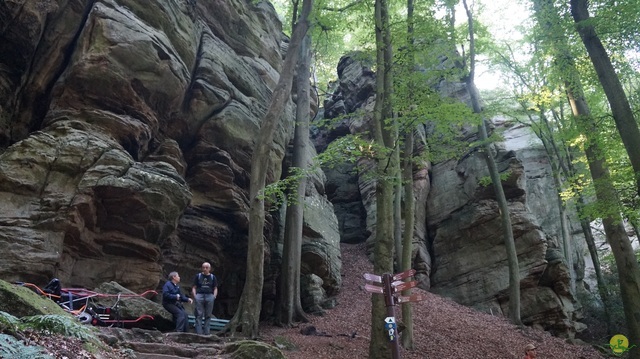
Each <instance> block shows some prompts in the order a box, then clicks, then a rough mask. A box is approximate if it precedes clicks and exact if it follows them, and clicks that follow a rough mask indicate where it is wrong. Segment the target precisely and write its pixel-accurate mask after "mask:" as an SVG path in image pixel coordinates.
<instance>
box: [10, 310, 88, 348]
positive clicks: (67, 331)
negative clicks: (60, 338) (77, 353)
mask: <svg viewBox="0 0 640 359" xmlns="http://www.w3.org/2000/svg"><path fill="white" fill-rule="evenodd" d="M20 320H21V321H22V324H21V328H23V329H25V328H28V329H33V330H36V331H40V332H44V333H48V334H60V335H64V336H67V337H74V338H78V339H80V340H82V341H84V342H89V343H93V344H99V343H101V342H100V340H99V339H98V337H97V336H96V331H95V329H94V328H93V327H90V326H87V325H82V324H80V323H78V321H77V320H76V319H75V318H73V317H70V316H63V315H34V316H31V317H24V318H21V319H20Z"/></svg>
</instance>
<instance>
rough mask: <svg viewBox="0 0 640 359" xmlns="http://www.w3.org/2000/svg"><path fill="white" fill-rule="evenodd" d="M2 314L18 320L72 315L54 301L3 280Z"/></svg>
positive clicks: (1, 291) (0, 299)
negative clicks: (7, 314)
mask: <svg viewBox="0 0 640 359" xmlns="http://www.w3.org/2000/svg"><path fill="white" fill-rule="evenodd" d="M0 312H6V313H9V314H11V315H13V316H15V317H18V318H21V317H27V316H32V315H46V314H56V315H71V314H69V313H67V312H66V311H64V309H62V308H61V307H60V306H59V305H58V304H56V303H55V302H54V301H53V300H51V299H49V298H47V297H44V296H42V295H40V294H38V293H36V292H34V291H33V290H32V289H29V288H27V287H24V286H20V285H16V284H11V283H8V282H5V281H3V280H1V279H0Z"/></svg>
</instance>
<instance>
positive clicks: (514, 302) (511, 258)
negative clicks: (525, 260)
mask: <svg viewBox="0 0 640 359" xmlns="http://www.w3.org/2000/svg"><path fill="white" fill-rule="evenodd" d="M462 3H463V5H464V9H465V11H466V12H467V19H468V25H469V38H470V43H469V56H470V71H469V78H468V79H467V88H468V90H469V95H470V97H471V105H472V107H473V112H474V113H477V114H481V113H482V108H481V107H480V99H479V95H478V90H477V89H476V86H475V83H474V80H473V78H474V75H475V42H474V33H473V16H472V14H471V11H470V10H469V7H468V6H467V1H466V0H462ZM478 132H479V135H480V141H482V142H483V143H484V154H485V159H486V161H487V167H488V168H489V176H491V182H493V189H494V191H495V192H496V201H497V202H498V207H499V208H500V217H501V222H502V235H503V236H504V244H505V248H506V250H507V262H508V265H509V318H510V319H511V321H512V322H513V323H514V324H517V325H522V320H521V319H520V268H519V266H518V253H517V251H516V244H515V240H514V238H513V229H512V228H511V216H510V212H509V205H508V203H507V198H506V196H505V194H504V189H503V188H502V181H501V180H500V172H499V171H498V166H497V165H496V162H495V160H494V158H493V155H492V153H491V144H490V143H488V142H487V137H488V136H487V129H486V127H485V121H484V119H482V123H481V124H480V126H478Z"/></svg>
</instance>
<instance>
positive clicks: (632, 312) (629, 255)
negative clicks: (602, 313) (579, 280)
mask: <svg viewBox="0 0 640 359" xmlns="http://www.w3.org/2000/svg"><path fill="white" fill-rule="evenodd" d="M534 10H535V16H536V17H537V19H538V22H539V23H540V26H541V27H542V29H543V31H546V32H545V34H546V35H547V36H544V38H545V39H547V41H549V44H550V45H551V49H552V51H553V56H554V58H555V59H554V64H555V66H558V68H559V70H560V74H561V75H562V77H563V81H564V85H565V89H566V92H567V98H568V100H569V104H570V106H571V111H572V113H573V116H574V119H575V121H576V124H577V127H578V129H579V130H580V132H581V133H582V134H583V135H584V136H585V138H586V144H585V149H584V151H585V155H586V157H587V163H588V166H589V172H590V173H591V178H592V179H593V185H594V188H595V191H596V198H597V200H598V201H599V202H601V203H606V204H608V206H607V207H608V208H607V209H606V210H605V213H604V215H603V216H602V224H603V227H604V231H605V234H606V237H607V242H608V243H609V246H610V247H611V251H612V252H613V256H614V259H615V262H616V267H617V268H618V276H619V282H620V292H621V296H622V304H623V307H624V313H625V319H626V322H627V329H628V330H629V340H630V343H640V268H639V267H638V261H637V259H636V257H635V254H634V251H633V248H632V247H631V242H630V241H629V237H628V236H627V233H626V231H625V229H624V226H623V225H622V217H621V216H620V208H621V206H620V201H619V199H618V195H617V192H616V189H615V187H614V186H613V183H612V180H611V176H610V174H609V169H608V165H607V163H606V161H605V160H604V156H603V151H602V149H601V147H600V144H599V142H598V133H599V131H598V126H597V124H596V122H595V120H594V118H593V117H592V116H591V111H590V109H589V106H588V105H587V103H586V101H585V98H584V93H583V90H582V84H581V83H580V74H579V72H578V70H577V69H576V67H575V63H574V60H573V57H572V56H571V54H570V53H569V52H568V50H567V49H568V46H567V40H566V38H565V37H563V36H562V32H561V30H560V29H558V28H556V27H554V24H559V23H561V20H560V16H559V15H558V13H557V11H556V9H555V8H554V6H553V2H551V0H536V1H534ZM558 33H560V36H558ZM629 357H630V358H632V359H638V358H640V350H638V349H637V347H636V348H633V349H631V350H630V351H629Z"/></svg>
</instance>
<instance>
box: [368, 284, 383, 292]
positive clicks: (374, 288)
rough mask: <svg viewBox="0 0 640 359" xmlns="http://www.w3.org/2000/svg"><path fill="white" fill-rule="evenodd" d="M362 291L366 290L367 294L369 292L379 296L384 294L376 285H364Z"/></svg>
mask: <svg viewBox="0 0 640 359" xmlns="http://www.w3.org/2000/svg"><path fill="white" fill-rule="evenodd" d="M364 290H366V291H367V292H371V293H379V294H383V293H384V288H382V287H380V286H377V285H373V284H365V285H364Z"/></svg>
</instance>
